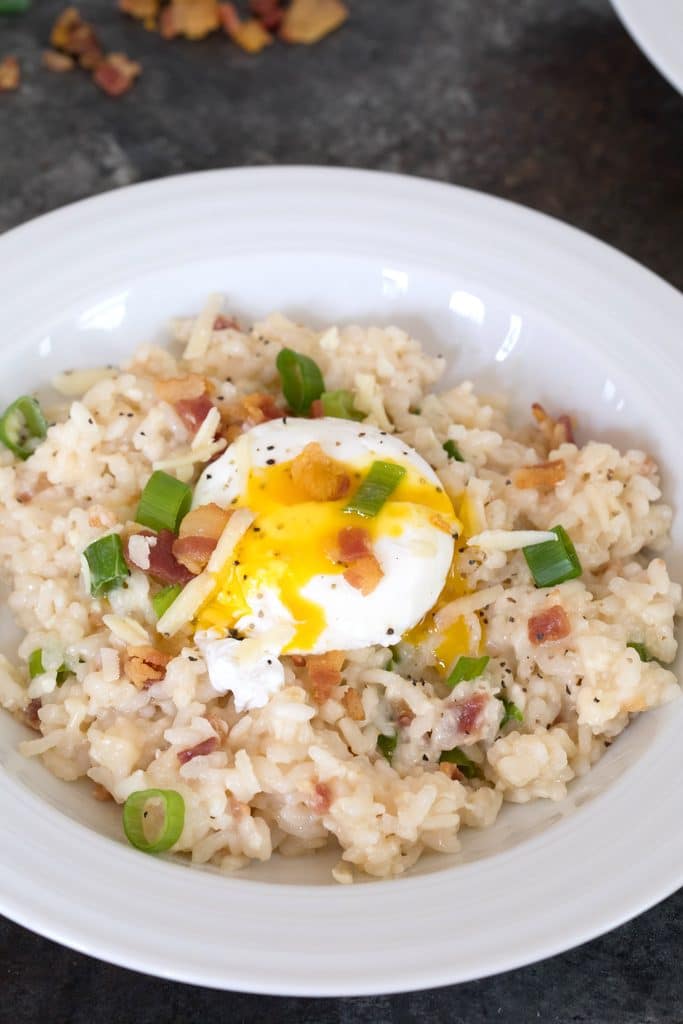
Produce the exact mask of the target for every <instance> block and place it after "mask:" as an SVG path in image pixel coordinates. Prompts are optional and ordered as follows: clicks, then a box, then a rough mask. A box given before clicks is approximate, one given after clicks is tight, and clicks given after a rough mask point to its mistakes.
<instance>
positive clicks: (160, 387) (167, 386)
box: [154, 373, 208, 405]
mask: <svg viewBox="0 0 683 1024" xmlns="http://www.w3.org/2000/svg"><path fill="white" fill-rule="evenodd" d="M207 390H208V388H207V384H206V379H205V378H204V377H200V375H199V374H198V373H187V374H185V376H184V377H168V378H167V379H166V380H157V381H155V382H154V391H155V392H156V395H157V398H160V399H161V401H162V402H168V404H169V405H175V403H176V402H180V401H181V400H189V399H192V398H199V397H200V396H201V395H204V394H206V392H207Z"/></svg>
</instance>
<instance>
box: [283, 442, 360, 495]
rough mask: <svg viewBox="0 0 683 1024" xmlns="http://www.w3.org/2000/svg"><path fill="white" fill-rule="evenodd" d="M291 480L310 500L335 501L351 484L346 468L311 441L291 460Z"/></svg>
mask: <svg viewBox="0 0 683 1024" xmlns="http://www.w3.org/2000/svg"><path fill="white" fill-rule="evenodd" d="M291 474H292V480H293V481H294V483H295V485H296V486H297V487H299V488H300V489H301V490H302V491H303V492H304V494H305V495H306V497H308V498H310V499H311V500H312V501H337V500H338V499H339V498H343V497H344V495H345V494H346V493H347V492H348V490H349V487H350V486H351V477H350V476H349V474H348V473H347V471H346V468H345V467H344V466H343V465H342V464H341V463H340V462H337V461H336V459H332V458H330V456H329V455H326V454H325V452H324V451H323V450H322V448H321V447H320V445H319V444H318V442H317V441H311V443H310V444H307V445H306V447H305V448H304V450H303V451H302V452H300V453H299V454H298V455H297V457H296V458H295V459H294V460H293V461H292V465H291Z"/></svg>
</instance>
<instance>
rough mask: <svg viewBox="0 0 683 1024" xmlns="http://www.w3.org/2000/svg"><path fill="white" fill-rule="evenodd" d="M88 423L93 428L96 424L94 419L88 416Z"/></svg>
mask: <svg viewBox="0 0 683 1024" xmlns="http://www.w3.org/2000/svg"><path fill="white" fill-rule="evenodd" d="M88 423H90V425H91V426H92V425H94V423H95V421H94V419H92V417H91V416H88Z"/></svg>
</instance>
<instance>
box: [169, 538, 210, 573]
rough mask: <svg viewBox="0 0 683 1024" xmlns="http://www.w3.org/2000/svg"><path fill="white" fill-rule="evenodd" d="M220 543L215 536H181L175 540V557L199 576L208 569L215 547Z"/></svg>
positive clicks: (173, 549)
mask: <svg viewBox="0 0 683 1024" xmlns="http://www.w3.org/2000/svg"><path fill="white" fill-rule="evenodd" d="M217 543H218V541H217V540H215V539H214V538H213V537H179V538H178V540H175V541H174V542H173V547H172V549H171V550H172V551H173V557H174V558H175V559H177V561H179V562H180V564H181V565H184V566H185V568H186V569H189V570H190V572H191V573H192V575H193V576H198V575H199V573H200V572H202V571H203V570H204V569H206V567H207V565H208V564H209V559H210V558H211V555H212V554H213V551H214V548H215V547H216V544H217Z"/></svg>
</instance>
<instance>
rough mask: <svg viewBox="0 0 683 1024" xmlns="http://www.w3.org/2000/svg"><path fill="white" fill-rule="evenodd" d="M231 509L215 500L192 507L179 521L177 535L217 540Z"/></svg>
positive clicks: (230, 513) (226, 522) (225, 524)
mask: <svg viewBox="0 0 683 1024" xmlns="http://www.w3.org/2000/svg"><path fill="white" fill-rule="evenodd" d="M231 515H232V511H231V510H230V509H228V508H221V507H220V505H216V503H215V502H213V501H210V502H209V503H208V504H207V505H199V506H198V507H197V508H193V509H192V511H191V512H188V513H187V515H186V516H185V517H184V519H183V520H182V521H181V523H180V529H179V530H178V536H179V537H211V538H212V539H213V540H218V539H219V537H220V535H221V534H222V533H223V530H224V529H225V527H226V526H227V524H228V520H229V519H230V516H231Z"/></svg>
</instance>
